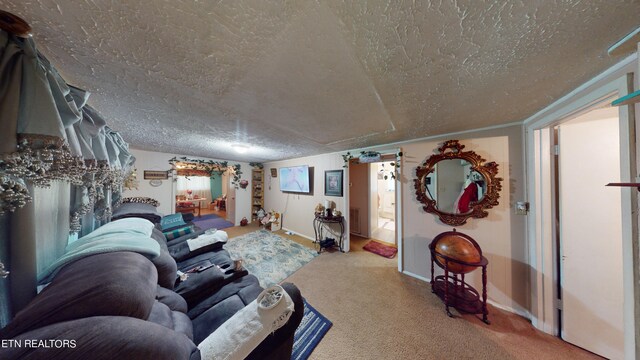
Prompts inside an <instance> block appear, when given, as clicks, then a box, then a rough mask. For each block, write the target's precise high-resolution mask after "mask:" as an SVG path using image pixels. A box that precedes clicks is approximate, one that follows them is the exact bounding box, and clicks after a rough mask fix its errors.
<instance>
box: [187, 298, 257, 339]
mask: <svg viewBox="0 0 640 360" xmlns="http://www.w3.org/2000/svg"><path fill="white" fill-rule="evenodd" d="M245 305H246V304H245V303H244V302H243V301H242V299H240V297H239V296H237V295H233V296H230V297H228V298H226V299H224V300H222V301H221V302H219V303H217V304H216V305H214V306H212V307H211V308H209V309H208V310H207V311H205V312H204V313H202V315H200V316H198V317H197V318H195V319H193V342H194V343H195V344H196V345H198V344H199V343H200V342H201V341H202V340H204V339H205V338H206V337H207V336H209V334H211V333H212V332H214V331H215V330H216V329H217V328H218V327H220V325H222V324H223V323H224V322H225V321H227V320H228V319H229V318H231V317H232V316H233V314H235V313H236V312H237V311H238V310H240V309H242V308H243V307H245Z"/></svg>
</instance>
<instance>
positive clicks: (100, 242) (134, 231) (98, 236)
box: [38, 218, 160, 284]
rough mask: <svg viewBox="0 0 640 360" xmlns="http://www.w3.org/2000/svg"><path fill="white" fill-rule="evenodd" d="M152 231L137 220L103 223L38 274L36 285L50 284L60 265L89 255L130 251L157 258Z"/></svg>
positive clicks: (141, 220) (149, 224)
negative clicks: (37, 283)
mask: <svg viewBox="0 0 640 360" xmlns="http://www.w3.org/2000/svg"><path fill="white" fill-rule="evenodd" d="M152 231H153V224H152V223H151V222H150V221H149V220H145V219H140V218H125V219H121V220H116V221H113V222H110V223H107V224H105V225H103V226H101V227H99V228H98V229H96V230H95V231H93V232H91V233H89V234H87V235H86V236H83V237H81V238H80V239H78V240H76V241H74V242H72V243H70V244H69V245H67V247H66V248H65V252H64V254H63V255H62V256H60V257H59V258H57V259H56V260H55V261H54V262H53V264H51V265H49V266H48V267H47V268H46V269H45V270H44V271H42V272H41V273H40V274H38V282H39V284H45V283H47V282H50V281H51V279H53V277H54V276H55V274H56V273H57V272H58V270H60V269H61V268H62V267H63V266H65V265H66V264H69V263H71V262H73V261H76V260H79V259H82V258H84V257H87V256H90V255H95V254H102V253H108V252H115V251H133V252H137V253H139V254H142V255H145V256H147V257H148V258H150V259H153V258H155V257H157V256H159V255H160V245H159V244H158V242H157V241H155V240H153V239H152V238H151V237H150V236H151V232H152Z"/></svg>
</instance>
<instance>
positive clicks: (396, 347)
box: [225, 224, 601, 360]
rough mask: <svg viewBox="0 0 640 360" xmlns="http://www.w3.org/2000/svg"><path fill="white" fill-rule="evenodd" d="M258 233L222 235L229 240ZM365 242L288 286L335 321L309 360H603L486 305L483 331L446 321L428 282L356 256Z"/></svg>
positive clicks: (465, 320) (469, 321)
mask: <svg viewBox="0 0 640 360" xmlns="http://www.w3.org/2000/svg"><path fill="white" fill-rule="evenodd" d="M257 229H258V226H257V225H255V224H251V225H249V226H246V227H232V228H228V229H225V231H227V233H228V234H229V237H230V238H231V237H234V236H238V235H242V234H245V233H247V232H251V231H255V230H257ZM276 233H277V234H278V235H280V236H283V237H287V238H289V239H291V240H293V241H295V242H298V243H300V244H303V245H305V246H307V247H309V248H310V249H313V243H312V242H311V241H310V240H308V239H305V238H303V237H300V236H295V235H294V236H290V235H285V234H284V232H283V231H278V232H276ZM367 241H368V240H364V239H361V238H360V239H359V238H357V237H355V236H352V240H351V252H350V253H346V254H343V253H340V252H337V251H334V252H331V251H329V252H323V253H322V254H321V255H320V256H318V257H316V258H315V259H314V260H313V261H311V262H310V263H308V264H307V265H305V266H303V267H302V268H301V269H300V270H298V271H296V272H295V273H294V274H293V275H291V276H289V277H288V278H287V279H286V281H289V282H292V283H294V284H296V285H297V286H298V288H300V290H301V292H302V295H303V296H304V297H305V298H306V299H307V301H309V303H311V304H313V306H314V307H315V308H316V309H317V310H318V311H319V312H320V313H322V314H323V315H324V316H326V317H327V318H329V319H331V320H332V321H333V326H332V328H331V330H330V331H329V332H328V333H327V334H326V335H325V337H324V338H323V339H322V341H321V342H320V344H319V345H318V347H316V349H315V350H314V351H313V353H312V354H311V357H310V359H327V360H336V359H443V358H447V359H527V360H528V359H601V358H600V357H598V356H596V355H594V354H592V353H589V352H587V351H585V350H582V349H580V348H578V347H575V346H573V345H571V344H568V343H566V342H563V341H562V340H560V339H558V338H556V337H554V336H551V335H547V334H544V333H542V332H540V331H538V330H535V329H534V328H533V327H532V326H531V324H530V323H529V322H528V321H527V320H526V319H524V318H522V317H520V316H518V315H514V314H511V313H508V312H505V311H502V310H499V309H496V308H495V307H492V306H490V307H489V312H490V313H489V319H490V320H491V325H488V326H487V325H485V324H484V323H482V321H480V320H479V319H477V318H475V317H474V316H473V315H464V316H463V317H460V318H453V319H451V318H449V317H447V315H446V314H445V312H444V306H443V305H442V302H441V301H440V299H439V298H438V297H437V296H436V295H435V294H432V293H431V289H430V286H429V284H428V283H425V282H424V281H421V280H418V279H414V278H412V277H409V276H407V275H404V274H401V273H399V272H398V260H397V257H396V258H393V259H386V258H383V257H381V256H378V255H375V254H372V253H370V252H367V251H364V250H362V247H363V246H364V245H365V244H366V243H367Z"/></svg>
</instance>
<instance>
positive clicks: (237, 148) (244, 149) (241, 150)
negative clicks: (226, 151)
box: [231, 144, 249, 154]
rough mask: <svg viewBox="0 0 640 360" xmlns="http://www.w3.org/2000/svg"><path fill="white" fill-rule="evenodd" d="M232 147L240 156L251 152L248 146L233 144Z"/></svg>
mask: <svg viewBox="0 0 640 360" xmlns="http://www.w3.org/2000/svg"><path fill="white" fill-rule="evenodd" d="M231 147H232V148H233V149H234V150H235V151H236V152H238V153H240V154H244V153H246V152H247V151H249V147H248V146H247V145H242V144H233V145H231Z"/></svg>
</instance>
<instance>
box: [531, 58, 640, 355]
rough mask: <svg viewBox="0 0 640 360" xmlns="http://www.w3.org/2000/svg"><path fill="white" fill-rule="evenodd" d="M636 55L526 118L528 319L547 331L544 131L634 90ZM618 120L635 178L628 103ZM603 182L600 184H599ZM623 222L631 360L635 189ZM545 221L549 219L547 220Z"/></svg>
mask: <svg viewBox="0 0 640 360" xmlns="http://www.w3.org/2000/svg"><path fill="white" fill-rule="evenodd" d="M635 59H636V58H635V57H629V58H627V59H625V60H624V61H622V62H621V63H619V64H617V65H616V66H614V67H613V68H611V69H609V70H607V72H605V73H603V74H601V75H599V76H598V77H597V78H595V79H593V80H592V81H590V82H589V83H587V84H585V85H583V86H582V87H581V88H578V89H577V90H576V91H574V92H572V93H570V94H569V95H567V96H566V97H565V98H563V99H560V100H559V101H557V102H556V103H554V104H552V105H551V106H550V107H548V108H547V109H545V110H543V111H541V112H540V113H538V114H535V115H534V116H532V117H531V118H529V119H527V120H525V122H524V125H525V126H524V131H525V149H526V150H525V162H526V167H527V176H526V193H527V197H528V199H529V200H530V202H531V212H530V215H529V217H528V219H527V242H528V248H529V264H530V267H531V273H530V276H531V277H530V281H531V291H530V293H531V321H532V324H533V325H534V326H535V327H536V328H538V329H540V330H542V331H544V332H546V333H549V334H554V335H558V331H559V328H558V320H559V318H558V313H557V311H556V301H555V299H556V298H557V285H558V279H557V277H556V276H555V275H556V271H557V269H556V265H555V249H554V248H555V246H554V241H555V239H554V235H553V227H552V224H553V213H552V212H553V206H554V205H553V203H552V191H553V190H552V187H551V186H550V181H548V179H545V176H547V175H549V172H550V168H548V166H549V165H550V162H549V161H548V159H545V157H547V156H549V155H550V154H551V153H552V152H551V150H552V149H551V148H550V147H549V143H551V144H552V143H553V142H550V139H546V140H545V139H544V138H545V137H548V136H550V135H552V134H549V132H548V130H547V131H546V132H545V130H546V129H549V128H552V127H553V126H555V125H558V124H560V123H562V122H563V121H566V120H569V119H571V118H574V117H576V116H579V115H582V114H584V113H586V112H588V111H590V110H593V109H594V108H597V107H601V106H603V104H605V103H606V102H610V101H611V100H612V99H613V98H616V97H619V96H623V95H626V94H628V93H630V92H632V91H633V76H632V74H631V73H632V72H633V71H635V65H636V62H635ZM618 109H619V111H618V114H619V119H620V155H621V157H620V160H621V172H622V173H621V179H622V181H624V182H627V181H629V182H631V181H635V180H636V177H635V174H637V172H636V167H637V166H636V158H635V157H636V156H635V155H636V148H635V142H636V139H635V119H633V118H632V117H633V115H634V114H633V112H632V111H631V112H630V111H629V110H628V108H627V106H621V107H619V108H618ZM603 186H604V184H603ZM620 191H622V199H621V200H622V221H623V239H622V243H623V249H622V250H623V286H624V307H623V313H624V319H625V321H624V353H625V358H626V359H635V354H636V341H635V337H636V336H635V332H636V329H635V319H636V317H635V306H634V299H635V292H636V291H637V290H636V289H635V287H634V280H633V279H634V273H636V274H637V270H636V266H634V263H636V264H637V254H634V251H633V250H634V245H633V242H634V239H636V238H637V233H638V219H637V217H636V216H634V214H633V209H635V208H637V204H638V196H637V195H638V193H637V190H636V189H635V188H621V190H620ZM549 221H552V222H551V223H550V222H549Z"/></svg>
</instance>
